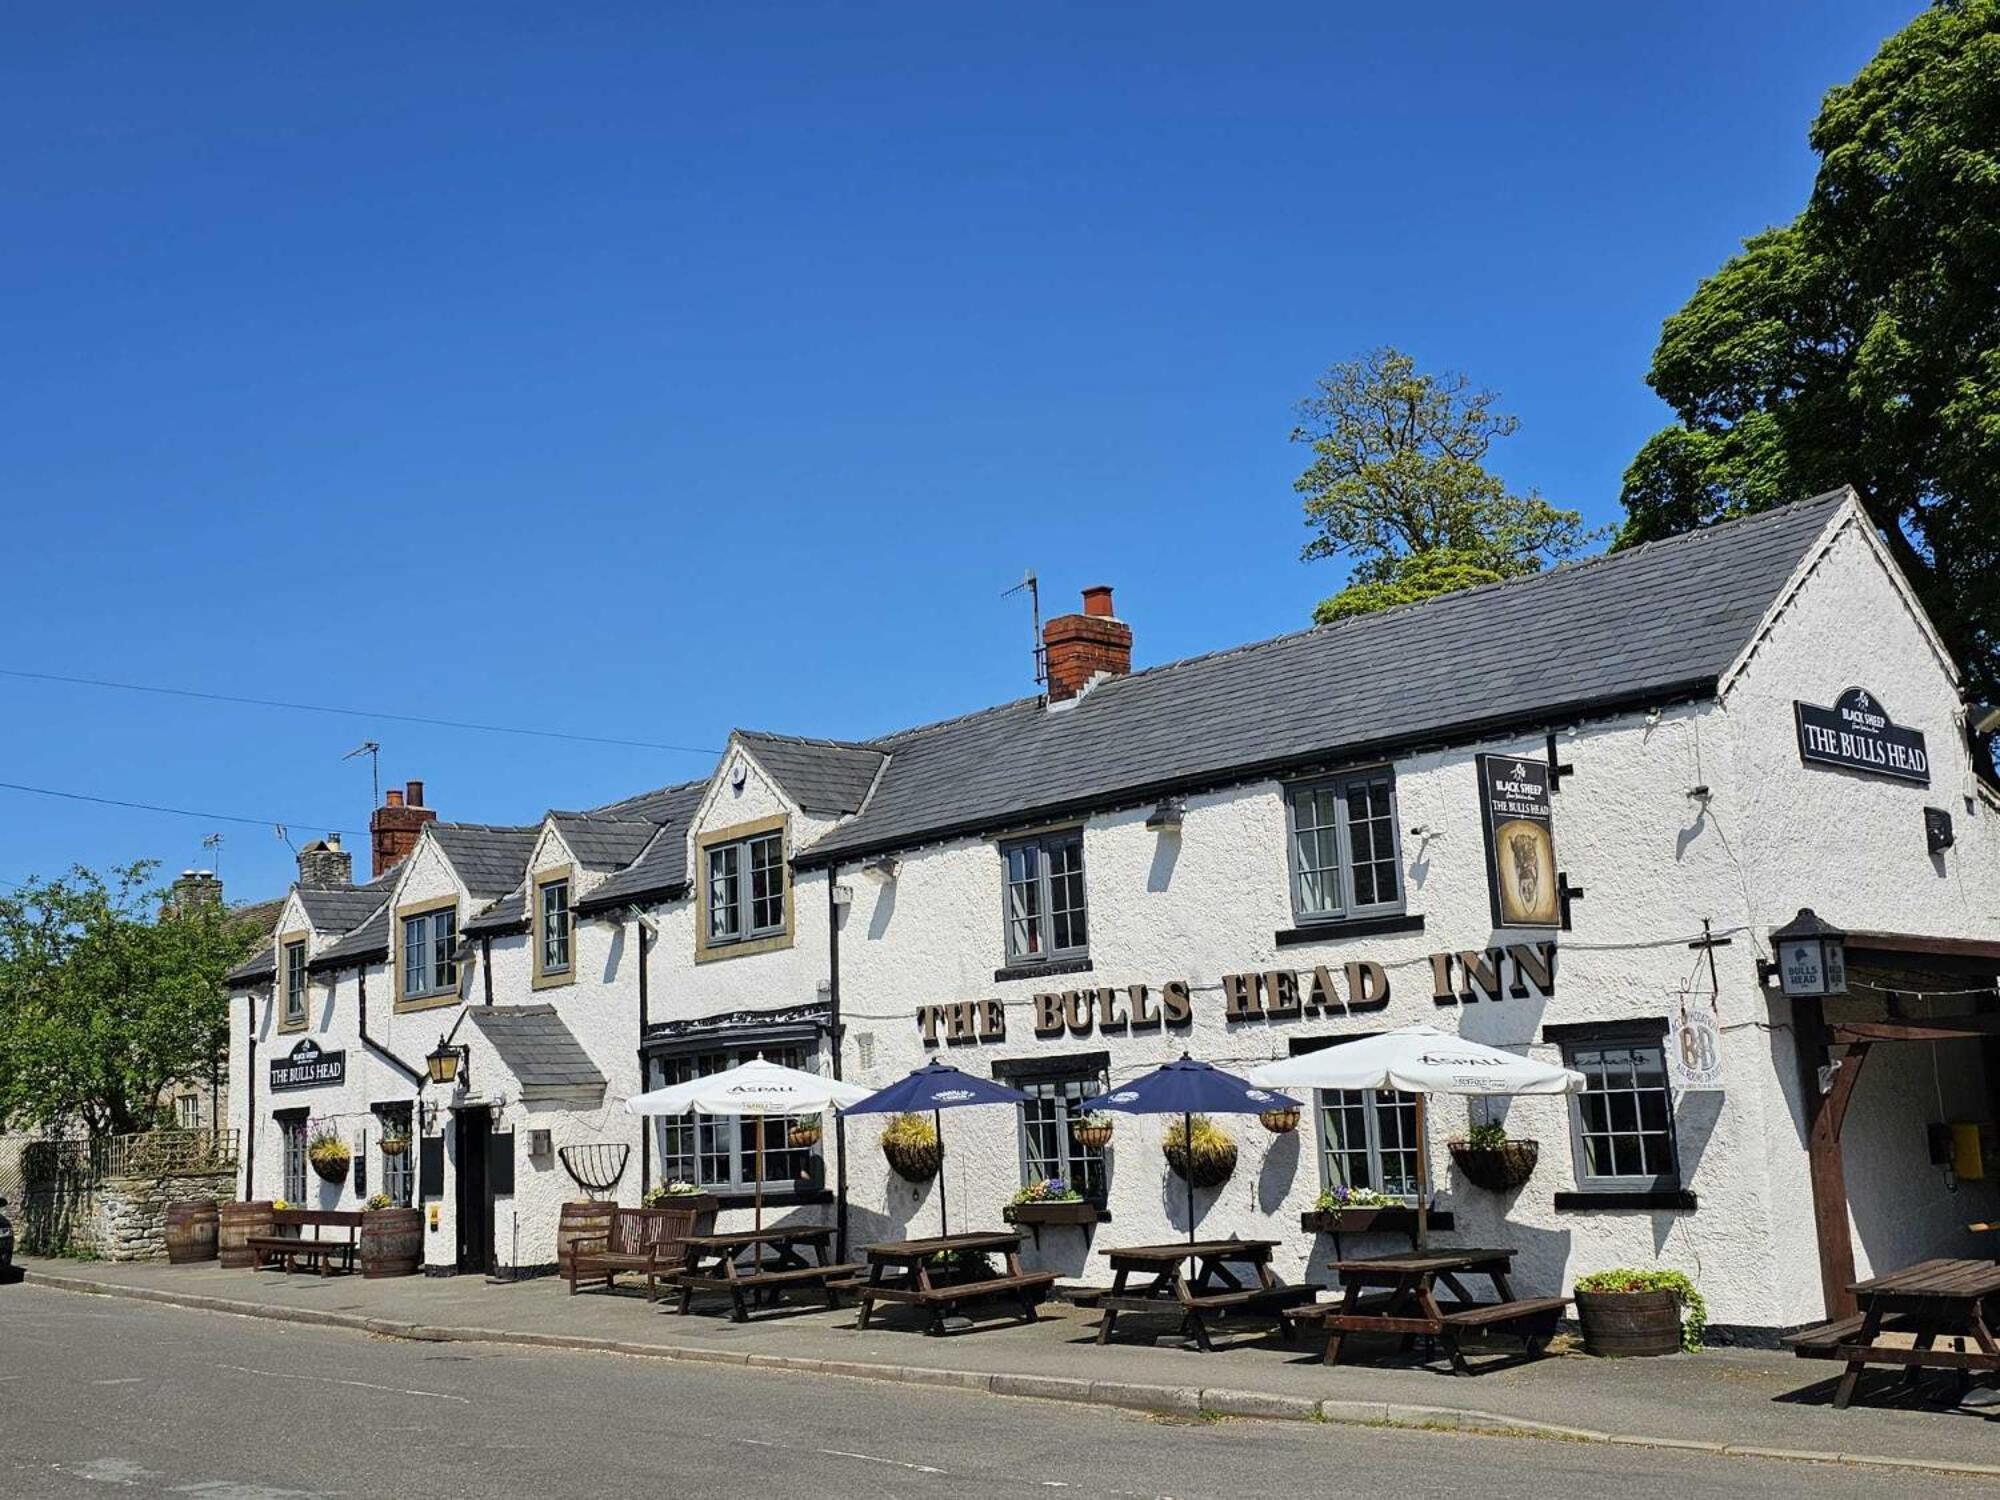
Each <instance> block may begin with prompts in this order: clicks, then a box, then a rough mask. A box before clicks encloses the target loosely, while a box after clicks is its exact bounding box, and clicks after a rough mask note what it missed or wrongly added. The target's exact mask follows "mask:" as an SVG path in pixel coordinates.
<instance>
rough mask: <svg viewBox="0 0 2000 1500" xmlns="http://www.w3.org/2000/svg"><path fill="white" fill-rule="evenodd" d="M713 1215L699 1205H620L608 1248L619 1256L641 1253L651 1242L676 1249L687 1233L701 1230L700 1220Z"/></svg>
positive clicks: (702, 1225) (710, 1218) (671, 1249)
mask: <svg viewBox="0 0 2000 1500" xmlns="http://www.w3.org/2000/svg"><path fill="white" fill-rule="evenodd" d="M714 1217H715V1215H714V1211H713V1210H710V1209H700V1208H685V1207H672V1206H662V1207H659V1208H620V1209H618V1210H616V1220H615V1222H614V1223H613V1224H612V1227H611V1248H612V1249H613V1250H614V1251H616V1252H617V1253H618V1254H621V1255H643V1254H644V1253H645V1252H646V1251H647V1250H648V1249H650V1248H651V1247H653V1246H655V1245H657V1246H659V1247H660V1248H661V1249H662V1250H665V1251H668V1252H673V1251H677V1250H679V1249H680V1246H681V1242H682V1241H683V1240H685V1239H686V1238H687V1237H688V1236H689V1235H691V1234H700V1233H702V1232H703V1231H704V1229H705V1228H706V1227H707V1226H706V1224H705V1223H704V1222H703V1221H704V1220H713V1219H714Z"/></svg>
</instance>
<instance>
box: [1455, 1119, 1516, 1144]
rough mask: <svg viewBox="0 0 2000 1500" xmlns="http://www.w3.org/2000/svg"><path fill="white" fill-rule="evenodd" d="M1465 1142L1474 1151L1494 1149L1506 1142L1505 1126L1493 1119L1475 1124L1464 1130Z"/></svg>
mask: <svg viewBox="0 0 2000 1500" xmlns="http://www.w3.org/2000/svg"><path fill="white" fill-rule="evenodd" d="M1465 1144H1466V1145H1468V1146H1470V1147H1472V1149H1473V1150H1475V1151H1492V1150H1496V1149H1498V1148H1499V1147H1501V1146H1504V1145H1506V1144H1507V1127H1506V1126H1505V1125H1502V1124H1499V1123H1498V1122H1497V1121H1493V1120H1488V1121H1487V1122H1486V1123H1485V1124H1483V1125H1475V1126H1473V1127H1472V1129H1470V1130H1468V1131H1466V1133H1465Z"/></svg>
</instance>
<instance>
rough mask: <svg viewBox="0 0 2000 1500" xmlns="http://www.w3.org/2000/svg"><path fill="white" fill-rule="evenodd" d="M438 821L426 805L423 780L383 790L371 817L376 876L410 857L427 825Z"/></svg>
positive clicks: (370, 841)
mask: <svg viewBox="0 0 2000 1500" xmlns="http://www.w3.org/2000/svg"><path fill="white" fill-rule="evenodd" d="M406 797H407V803H406V801H405V798H406ZM436 821H437V814H436V813H434V812H432V811H431V810H430V809H429V808H428V807H425V806H424V784H423V783H422V782H421V781H410V782H405V783H404V785H403V790H401V791H398V790H396V789H395V788H394V787H391V788H390V789H389V790H388V791H386V792H384V793H383V794H382V805H381V806H380V807H378V808H376V809H375V812H374V815H373V816H372V817H370V818H369V820H368V837H369V843H370V845H371V849H370V853H371V856H372V859H373V863H374V869H375V876H376V878H378V879H379V878H380V877H381V876H383V875H385V874H387V873H388V872H389V871H390V870H393V869H395V868H396V866H397V865H399V864H401V863H402V862H403V861H404V860H406V859H408V858H409V857H410V852H411V851H412V850H414V849H415V848H416V847H417V840H418V839H419V838H420V837H422V835H423V831H424V825H425V824H426V823H435V822H436ZM342 857H343V858H344V857H345V856H342Z"/></svg>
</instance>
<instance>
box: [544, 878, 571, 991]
mask: <svg viewBox="0 0 2000 1500" xmlns="http://www.w3.org/2000/svg"><path fill="white" fill-rule="evenodd" d="M535 890H536V903H535V941H536V943H537V945H538V948H537V959H538V962H539V965H540V972H541V974H542V975H543V977H545V978H546V977H547V976H549V975H553V974H567V973H568V972H569V939H570V919H569V880H568V878H567V877H563V878H561V879H557V880H545V881H543V882H542V883H541V884H540V885H539V886H537V887H536V888H535Z"/></svg>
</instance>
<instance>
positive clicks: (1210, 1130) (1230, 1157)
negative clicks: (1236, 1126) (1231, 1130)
mask: <svg viewBox="0 0 2000 1500" xmlns="http://www.w3.org/2000/svg"><path fill="white" fill-rule="evenodd" d="M1192 1124H1193V1127H1194V1128H1193V1130H1192V1132H1191V1133H1192V1135H1193V1137H1194V1151H1193V1161H1192V1170H1193V1177H1192V1180H1193V1182H1194V1185H1195V1186H1196V1187H1198V1188H1213V1187H1221V1186H1222V1184H1223V1183H1225V1182H1227V1181H1229V1179H1230V1177H1231V1175H1232V1174H1233V1173H1234V1172H1235V1171H1236V1142H1234V1141H1232V1140H1231V1139H1230V1138H1229V1137H1228V1136H1227V1135H1225V1134H1223V1132H1222V1130H1221V1129H1220V1128H1219V1127H1218V1126H1217V1125H1216V1124H1215V1122H1214V1121H1213V1120H1210V1119H1209V1118H1208V1116H1206V1115H1196V1116H1195V1117H1194V1120H1193V1122H1192ZM1189 1134H1190V1132H1188V1131H1186V1130H1183V1128H1182V1126H1181V1122H1180V1121H1178V1120H1176V1121H1175V1122H1174V1123H1173V1124H1172V1125H1169V1126H1168V1127H1167V1133H1166V1134H1165V1135H1164V1136H1162V1137H1161V1139H1160V1149H1161V1150H1162V1151H1164V1152H1165V1153H1166V1157H1167V1165H1168V1166H1170V1167H1172V1168H1173V1169H1174V1175H1175V1176H1177V1177H1180V1178H1182V1179H1187V1178H1188V1177H1189V1169H1190V1162H1189V1151H1188V1135H1189Z"/></svg>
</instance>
